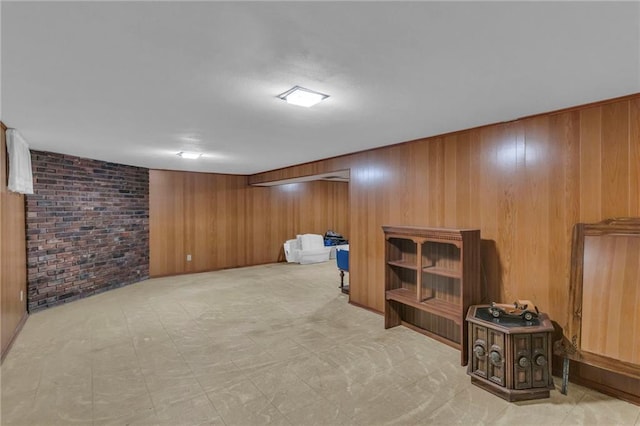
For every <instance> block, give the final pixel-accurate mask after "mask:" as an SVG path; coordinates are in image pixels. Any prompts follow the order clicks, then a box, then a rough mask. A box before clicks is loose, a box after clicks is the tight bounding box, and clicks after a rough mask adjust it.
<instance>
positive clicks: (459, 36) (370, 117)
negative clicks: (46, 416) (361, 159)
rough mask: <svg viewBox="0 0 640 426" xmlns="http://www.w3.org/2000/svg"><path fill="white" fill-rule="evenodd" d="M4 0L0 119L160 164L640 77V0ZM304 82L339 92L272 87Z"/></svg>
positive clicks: (186, 166)
mask: <svg viewBox="0 0 640 426" xmlns="http://www.w3.org/2000/svg"><path fill="white" fill-rule="evenodd" d="M1 7H2V9H1V14H2V16H1V23H2V31H1V35H2V40H1V42H2V63H1V71H2V76H1V80H2V86H1V90H2V95H1V101H2V103H1V107H2V109H1V114H0V117H1V119H2V121H3V122H4V123H5V124H6V125H7V126H9V127H15V128H17V129H19V130H20V131H21V132H22V134H23V135H24V136H25V138H26V139H27V140H28V141H29V143H30V145H31V148H32V149H38V150H46V151H54V152H60V153H68V154H73V155H78V156H82V157H88V158H95V159H100V160H106V161H112V162H117V163H123V164H131V165H137V166H143V167H149V168H159V169H174V170H192V171H206V172H220V173H238V174H251V173H256V172H261V171H266V170H271V169H274V168H279V167H283V166H288V165H293V164H299V163H303V162H307V161H313V160H317V159H321V158H327V157H331V156H336V155H340V154H345V153H350V152H356V151H360V150H365V149H369V148H373V147H379V146H383V145H390V144H394V143H398V142H403V141H407V140H411V139H416V138H421V137H425V136H432V135H436V134H441V133H444V132H449V131H454V130H461V129H465V128H469V127H474V126H478V125H482V124H489V123H494V122H499V121H507V120H511V119H514V118H518V117H522V116H526V115H530V114H536V113H540V112H546V111H550V110H555V109H559V108H564V107H568V106H573V105H578V104H583V103H587V102H592V101H598V100H602V99H607V98H612V97H616V96H621V95H626V94H631V93H637V92H640V3H639V2H621V3H615V2H602V3H596V2H586V3H580V2H559V3H553V2H447V3H438V2H228V3H227V2H99V3H98V2H51V1H48V2H42V3H34V2H8V1H2V5H1ZM294 85H300V86H304V87H307V88H309V89H312V90H316V91H320V92H323V93H327V94H329V95H330V96H331V97H330V98H328V99H327V100H326V101H324V102H323V103H321V104H319V105H317V106H315V107H312V108H309V109H306V108H302V107H296V106H292V105H288V104H286V103H285V102H283V101H281V100H279V99H278V98H276V95H278V94H279V93H281V92H284V91H285V90H287V89H289V88H291V87H292V86H294ZM185 138H186V139H185ZM189 138H196V139H198V140H196V141H194V140H190V139H189ZM182 150H188V151H200V152H202V153H204V154H205V156H204V157H203V158H201V159H200V160H197V161H193V160H185V159H181V158H179V157H178V156H176V155H175V154H176V153H177V152H178V151H182Z"/></svg>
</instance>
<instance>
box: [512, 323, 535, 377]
mask: <svg viewBox="0 0 640 426" xmlns="http://www.w3.org/2000/svg"><path fill="white" fill-rule="evenodd" d="M513 354H514V356H513V381H514V383H513V384H514V389H529V388H530V387H531V335H530V334H516V335H514V336H513Z"/></svg>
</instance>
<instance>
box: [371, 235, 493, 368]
mask: <svg viewBox="0 0 640 426" xmlns="http://www.w3.org/2000/svg"><path fill="white" fill-rule="evenodd" d="M382 228H383V230H384V233H385V260H386V262H385V283H384V288H385V294H384V299H385V309H384V327H385V328H392V327H396V326H398V325H401V324H405V325H406V324H411V326H412V327H415V329H420V330H421V332H422V333H424V334H426V335H428V336H432V337H433V338H434V339H437V340H440V341H443V342H446V343H447V344H450V345H452V346H454V347H458V348H460V364H462V365H466V364H467V356H468V351H467V349H468V348H467V328H468V326H467V322H466V321H464V314H465V313H466V312H467V310H468V308H469V306H470V305H471V304H473V303H474V302H477V301H478V300H479V299H480V297H481V294H482V291H481V283H480V276H481V271H480V264H481V261H480V241H481V240H480V230H479V229H452V228H425V227H413V226H383V227H382ZM413 271H415V272H413ZM425 312H426V313H429V315H424V313H425ZM445 320H446V321H445ZM436 336H437V337H436Z"/></svg>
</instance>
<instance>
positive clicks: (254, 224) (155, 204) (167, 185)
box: [149, 170, 349, 276]
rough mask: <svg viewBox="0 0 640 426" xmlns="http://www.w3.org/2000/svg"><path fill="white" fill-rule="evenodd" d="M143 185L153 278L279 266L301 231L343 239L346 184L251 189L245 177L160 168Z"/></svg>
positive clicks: (329, 183) (315, 183) (326, 183)
mask: <svg viewBox="0 0 640 426" xmlns="http://www.w3.org/2000/svg"><path fill="white" fill-rule="evenodd" d="M149 180H150V193H149V196H150V214H149V221H150V275H151V276H163V275H174V274H182V273H191V272H202V271H211V270H216V269H224V268H233V267H238V266H246V265H257V264H262V263H270V262H277V261H279V260H282V259H283V250H282V244H283V243H284V241H286V240H288V239H291V238H295V236H296V234H300V233H315V234H324V233H325V232H326V231H327V230H328V229H332V230H335V231H336V232H340V233H342V234H344V235H345V236H348V235H349V216H348V188H349V187H348V184H347V183H344V182H326V181H315V182H306V183H294V184H288V185H281V186H273V187H251V186H248V185H247V177H246V176H234V175H220V174H209V173H188V172H172V171H160V170H152V171H150V175H149ZM187 255H191V261H187Z"/></svg>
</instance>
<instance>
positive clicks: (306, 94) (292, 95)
mask: <svg viewBox="0 0 640 426" xmlns="http://www.w3.org/2000/svg"><path fill="white" fill-rule="evenodd" d="M278 97H279V98H280V99H282V100H283V101H287V103H289V104H293V105H298V106H303V107H307V108H309V107H311V106H313V105H315V104H317V103H319V102H321V101H323V100H325V99H327V98H328V97H329V95H325V94H324V93H320V92H316V91H314V90H309V89H305V88H304V87H300V86H294V87H292V88H291V89H289V90H287V91H286V92H284V93H281V94H279V95H278Z"/></svg>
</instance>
